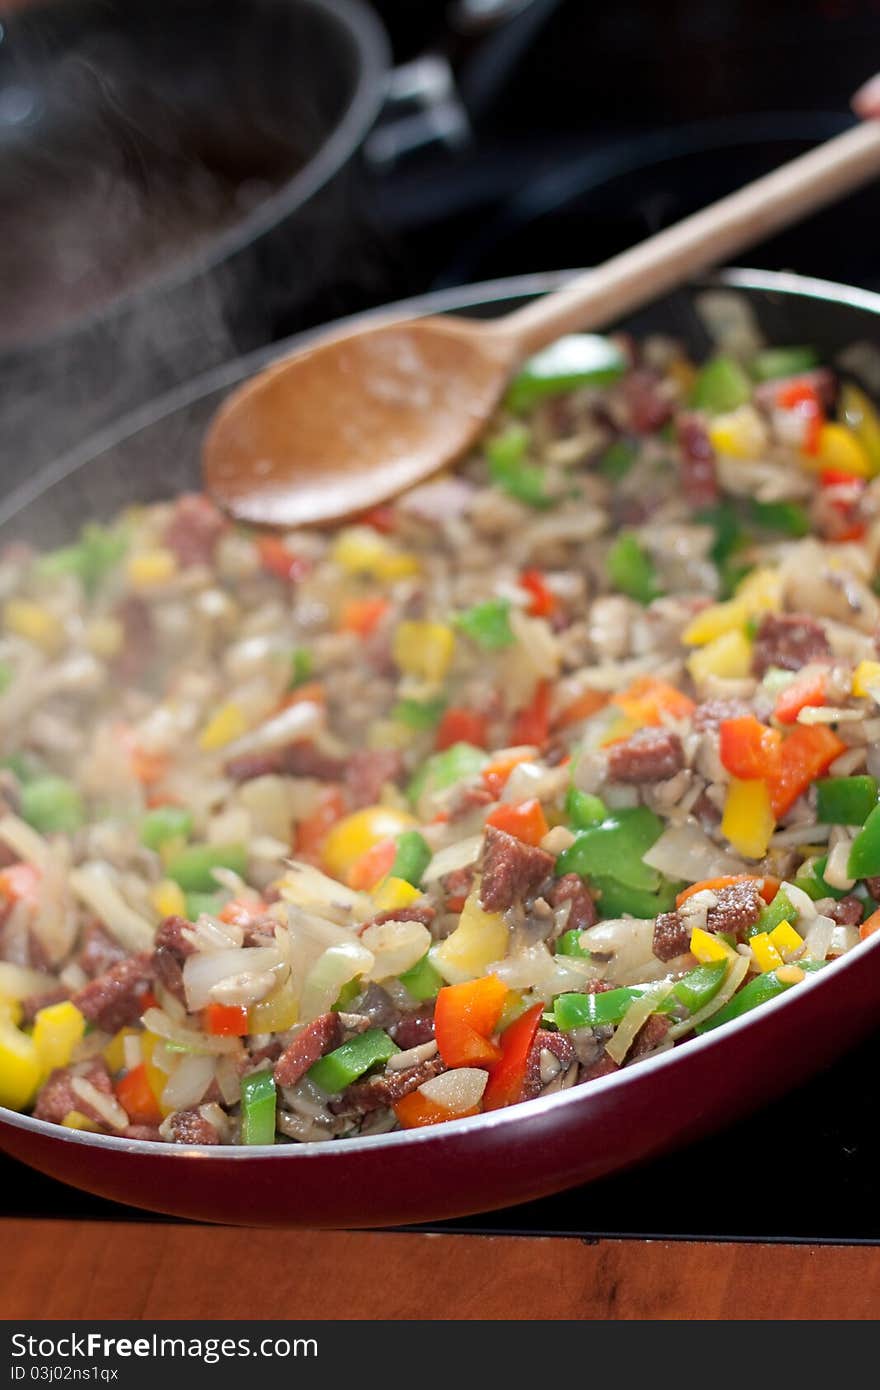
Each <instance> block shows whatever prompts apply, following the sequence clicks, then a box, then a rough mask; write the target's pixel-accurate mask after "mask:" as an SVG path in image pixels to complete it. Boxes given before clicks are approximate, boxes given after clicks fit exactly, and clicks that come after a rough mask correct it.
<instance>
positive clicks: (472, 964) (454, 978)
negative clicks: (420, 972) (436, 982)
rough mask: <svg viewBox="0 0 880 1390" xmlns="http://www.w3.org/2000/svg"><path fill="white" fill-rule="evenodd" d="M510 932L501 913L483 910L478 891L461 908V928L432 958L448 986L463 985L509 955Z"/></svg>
mask: <svg viewBox="0 0 880 1390" xmlns="http://www.w3.org/2000/svg"><path fill="white" fill-rule="evenodd" d="M508 941H509V932H508V930H507V924H506V923H505V921H504V918H503V917H502V915H501V913H500V912H486V911H484V909H483V908H482V907H480V904H479V901H478V899H477V895H476V892H473V893H471V894H470V896H469V897H468V898H467V899H466V901H465V905H464V907H463V908H462V911H461V916H460V917H459V919H458V926H457V927H456V928H455V931H454V932H452V933H451V935H449V936H447V938H446V940H445V941H442V942H441V943H440V945H439V946H437V947H436V948H435V950H433V951H432V953H431V959H432V961H433V962H434V964H435V965H436V967H437V969H438V970H439V971H440V974H441V975H442V976H443V978H444V980H446V981H447V982H448V983H449V984H452V985H456V984H463V983H464V981H465V980H475V979H476V978H477V976H478V975H485V973H486V970H487V968H488V967H489V966H490V965H493V964H494V963H495V961H499V960H503V958H504V956H505V955H506V953H507V946H508Z"/></svg>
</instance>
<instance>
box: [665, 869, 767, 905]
mask: <svg viewBox="0 0 880 1390" xmlns="http://www.w3.org/2000/svg"><path fill="white" fill-rule="evenodd" d="M734 883H757V885H758V892H759V893H760V894H761V897H762V898H763V899H764V902H765V903H772V901H773V899H774V898H775V897H776V894H777V893H778V892H779V879H778V878H771V876H770V875H769V874H765V875H764V877H763V878H756V877H755V875H754V874H723V875H722V876H721V877H720V878H704V879H702V880H701V882H700V883H692V884H691V886H690V888H683V889H682V891H681V892H680V893H679V895H678V897H677V898H676V899H675V906H676V907H681V905H682V903H686V902H687V900H688V898H692V897H693V896H694V894H695V893H702V892H703V891H704V890H705V889H711V890H713V891H714V892H717V891H718V889H719V888H730V887H732V886H733V884H734Z"/></svg>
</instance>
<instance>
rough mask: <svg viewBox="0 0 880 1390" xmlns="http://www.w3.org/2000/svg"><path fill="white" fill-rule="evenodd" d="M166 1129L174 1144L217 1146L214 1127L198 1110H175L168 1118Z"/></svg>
mask: <svg viewBox="0 0 880 1390" xmlns="http://www.w3.org/2000/svg"><path fill="white" fill-rule="evenodd" d="M167 1125H168V1129H169V1130H170V1131H171V1137H172V1141H173V1143H175V1144H219V1143H220V1135H219V1134H218V1132H217V1129H216V1126H214V1125H212V1124H211V1121H210V1120H209V1119H206V1117H205V1116H204V1115H203V1114H202V1113H201V1111H199V1110H176V1111H175V1112H174V1114H173V1115H169V1116H168V1121H167Z"/></svg>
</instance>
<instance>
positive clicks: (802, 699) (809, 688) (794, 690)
mask: <svg viewBox="0 0 880 1390" xmlns="http://www.w3.org/2000/svg"><path fill="white" fill-rule="evenodd" d="M824 703H825V672H824V671H807V672H806V674H805V675H803V676H797V677H796V679H795V680H793V681H792V683H791V685H787V686H786V687H785V689H784V690H781V691H780V692H779V697H778V699H777V701H776V708H775V709H774V711H773V713H774V715H775V716H776V718H777V719H778V720H779V722H780V724H794V723H796V721H797V717H798V715H799V714H800V712H801V710H802V709H806V708H807V706H808V705H811V706H818V705H824Z"/></svg>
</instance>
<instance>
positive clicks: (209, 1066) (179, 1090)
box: [162, 1054, 237, 1110]
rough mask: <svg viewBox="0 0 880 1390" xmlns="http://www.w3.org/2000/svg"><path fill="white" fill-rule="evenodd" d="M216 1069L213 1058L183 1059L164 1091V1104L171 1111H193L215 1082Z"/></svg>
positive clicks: (184, 1057) (194, 1056) (189, 1056)
mask: <svg viewBox="0 0 880 1390" xmlns="http://www.w3.org/2000/svg"><path fill="white" fill-rule="evenodd" d="M214 1067H215V1063H214V1058H213V1057H200V1056H197V1055H192V1054H187V1055H185V1056H183V1057H181V1058H180V1060H179V1061H178V1063H177V1066H176V1067H175V1068H174V1071H173V1072H172V1073H171V1076H170V1077H169V1079H168V1082H167V1084H166V1086H165V1088H164V1090H163V1091H162V1104H163V1105H164V1106H167V1107H168V1108H169V1109H170V1110H191V1109H192V1108H193V1107H194V1106H196V1105H199V1104H200V1102H201V1101H202V1099H203V1097H204V1095H205V1092H206V1091H207V1089H208V1087H209V1086H210V1084H211V1082H212V1081H213V1080H214ZM236 1098H237V1097H236Z"/></svg>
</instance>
